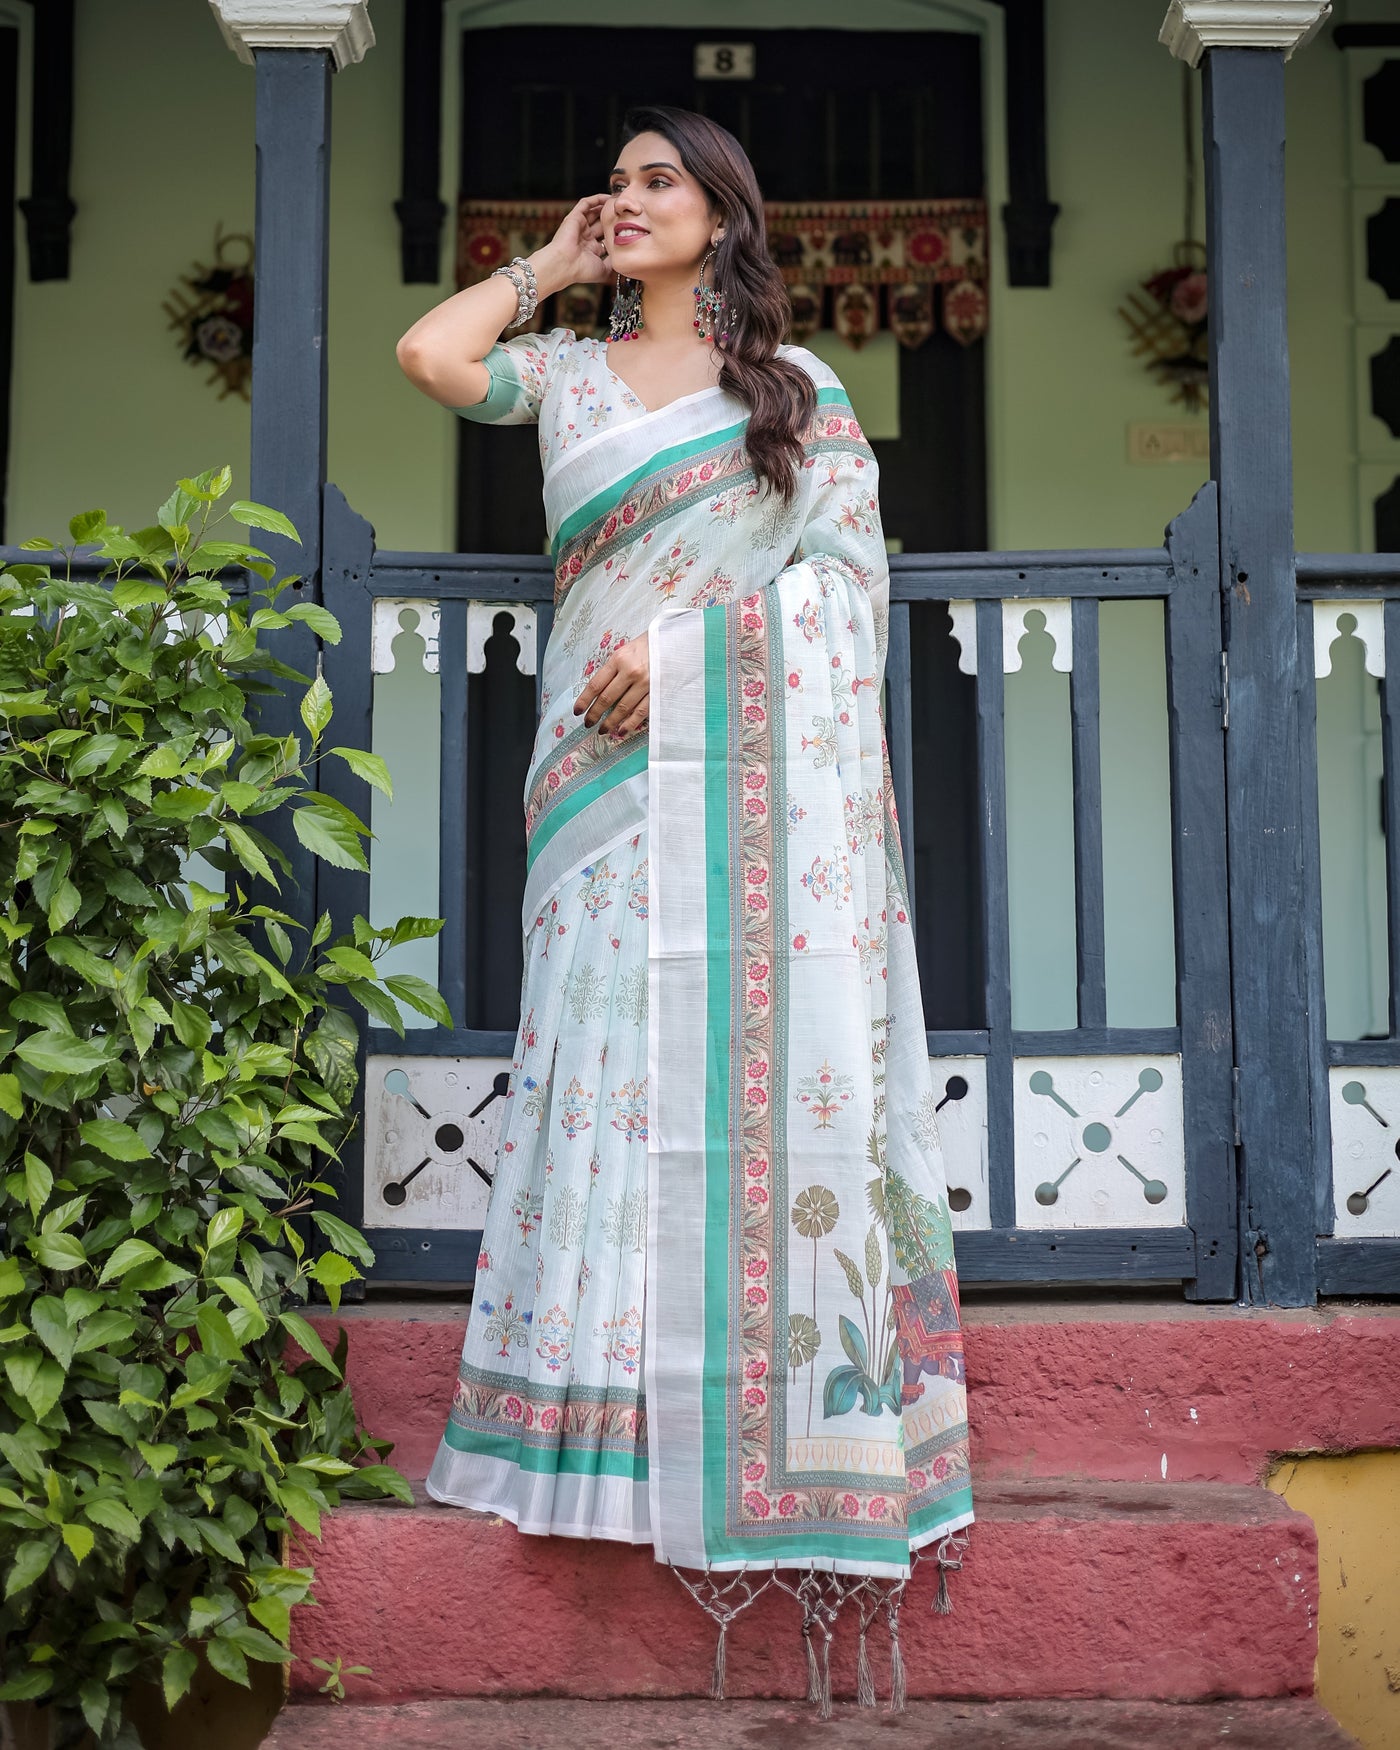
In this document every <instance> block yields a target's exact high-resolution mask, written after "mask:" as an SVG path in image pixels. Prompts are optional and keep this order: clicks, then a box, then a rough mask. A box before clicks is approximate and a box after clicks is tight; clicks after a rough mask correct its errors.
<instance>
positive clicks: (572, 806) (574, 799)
mask: <svg viewBox="0 0 1400 1750" xmlns="http://www.w3.org/2000/svg"><path fill="white" fill-rule="evenodd" d="M646 769H647V743H646V741H645V740H643V739H638V741H637V743H636V745H635V746H634V747H631V748H628V749H627V750H626V751H625V752H620V753H619V755H618V757H617V759H616V760H615V761H613V762H612V763H611V764H609V765H605V766H604V767H603V769H602V770H601V771H598V772H595V775H594V776H593V777H591V778H589V779H588V781H587V782H586V783H583V784H580V785H579V787H578V789H577V790H575V791H574V793H573V794H572V795H571V796H561V798H560V800H559V801H558V802H557V803H556V804H555V806H554V807H553V808H552V809H551V810H550V812H549V813H548V814H547V815H545V816H544V817H543V818H542V819H541V820H540V822H539V824H538V825H537V826H536V828H535V830H534V832H533V834H532V835H531V837H530V846H529V849H528V850H527V851H526V853H525V869H526V872H527V873H528V872H529V871H530V870H531V869H533V868H534V866H535V859H536V858H537V857H538V856H539V854H540V852H541V851H542V850H543V849H544V848H545V846H546V845H547V844H548V843H549V841H550V840H551V839H552V838H553V837H554V835H555V834H556V833H557V832H558V831H559V830H560V829H561V828H562V827H565V826H567V825H568V824H569V822H570V821H571V820H573V819H574V818H575V816H577V815H579V814H581V813H582V812H583V810H584V809H585V808H587V807H588V805H589V804H590V803H591V802H596V801H597V800H598V798H599V797H600V796H606V795H607V793H608V791H609V790H614V789H616V788H617V786H618V785H619V784H625V783H626V782H627V780H628V779H629V778H635V777H636V776H637V774H638V773H639V772H644V771H645V770H646Z"/></svg>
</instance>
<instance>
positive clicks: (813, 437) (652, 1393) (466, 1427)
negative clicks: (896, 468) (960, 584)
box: [428, 329, 973, 1626]
mask: <svg viewBox="0 0 1400 1750" xmlns="http://www.w3.org/2000/svg"><path fill="white" fill-rule="evenodd" d="M782 350H783V356H785V357H787V358H789V359H791V360H793V361H794V362H796V363H797V364H799V365H800V366H801V367H802V368H803V369H805V370H806V371H808V372H809V373H810V375H811V376H812V378H813V379H814V382H815V384H816V387H817V391H818V407H817V412H816V416H815V419H814V421H813V424H812V426H811V428H810V430H809V432H808V433H807V437H806V445H805V449H806V457H805V462H804V465H803V468H802V470H801V475H800V479H799V481H798V487H797V492H796V494H795V496H794V498H793V500H792V501H791V502H790V503H789V504H784V503H783V502H782V501H781V500H780V499H779V498H778V497H777V495H776V494H773V493H771V492H766V491H764V490H762V489H760V488H759V486H758V485H757V484H756V482H755V478H754V474H753V471H752V468H751V466H750V463H749V460H748V456H747V453H746V450H745V447H744V433H745V423H746V416H747V409H746V408H745V406H744V405H743V404H742V403H741V402H739V401H737V400H736V399H735V398H733V397H732V396H731V395H729V394H728V393H727V392H726V391H724V390H722V389H719V388H712V389H706V390H702V391H700V392H699V393H697V394H693V395H687V396H683V397H682V398H681V399H679V400H677V401H673V402H671V403H669V404H668V405H666V406H665V407H661V408H658V409H656V410H655V411H648V410H647V409H646V408H645V407H643V406H642V404H641V403H640V402H639V401H638V400H637V398H636V396H635V395H633V394H632V393H631V391H630V390H629V389H628V388H627V386H626V385H625V384H624V383H623V382H622V380H621V379H620V378H619V377H617V376H616V375H615V374H614V373H613V372H612V371H611V369H610V368H609V366H608V363H607V350H606V347H605V346H604V344H603V343H602V342H598V341H593V340H589V339H581V338H576V337H575V336H574V334H573V333H572V332H571V331H569V330H566V329H555V330H553V331H551V332H550V333H548V334H544V335H536V334H526V335H522V336H519V337H517V338H515V339H512V340H510V341H507V342H505V343H503V344H501V345H498V346H497V347H495V348H494V349H493V350H492V352H491V354H490V355H489V356H488V359H487V365H488V367H489V369H490V372H491V378H492V386H491V390H490V393H489V395H488V397H487V399H486V400H485V402H483V403H482V404H481V405H479V406H477V407H472V408H463V409H460V410H459V411H460V412H462V413H463V414H464V415H467V416H469V417H473V418H477V419H484V420H488V421H500V422H506V421H512V422H520V421H524V420H534V421H537V422H538V424H539V428H540V450H541V455H542V458H543V463H544V495H545V507H546V513H547V520H548V526H549V533H550V538H551V544H552V551H553V555H554V560H555V567H556V598H555V599H556V608H555V619H554V627H553V631H552V634H551V636H550V639H549V643H548V648H547V649H546V651H545V654H544V658H543V661H544V674H543V679H542V699H543V710H542V716H541V721H540V726H539V732H538V737H537V740H536V744H535V752H534V758H533V762H532V769H531V772H530V775H529V778H528V781H527V786H526V830H527V835H528V846H529V849H528V868H529V873H528V877H527V890H526V895H525V908H524V927H525V977H524V989H523V995H522V1001H521V1011H522V1020H521V1025H520V1033H519V1038H518V1041H517V1047H516V1053H515V1063H514V1073H513V1076H512V1083H511V1098H510V1104H509V1106H508V1108H507V1115H506V1119H505V1123H504V1127H503V1130H502V1141H501V1149H500V1156H499V1162H498V1168H497V1173H496V1180H495V1186H494V1189H493V1193H492V1199H491V1206H490V1211H489V1213H488V1216H487V1220H486V1230H485V1236H484V1241H483V1246H482V1252H481V1259H480V1264H479V1267H478V1276H477V1281H476V1290H475V1296H474V1300H473V1305H472V1310H471V1315H470V1319H469V1322H468V1326H467V1331H466V1338H465V1343H464V1347H463V1352H462V1363H461V1369H460V1378H459V1382H458V1385H457V1389H456V1393H455V1396H454V1400H453V1403H452V1406H451V1412H450V1416H449V1420H448V1424H447V1429H446V1433H445V1434H444V1437H443V1441H442V1444H441V1446H440V1448H439V1451H438V1455H437V1458H436V1461H435V1462H434V1464H433V1467H432V1471H431V1474H430V1476H429V1478H428V1489H429V1492H430V1494H432V1495H433V1496H434V1497H435V1498H436V1499H438V1500H440V1501H446V1502H453V1503H457V1504H461V1505H466V1506H471V1507H477V1508H484V1509H488V1510H490V1511H493V1512H497V1513H500V1514H503V1515H504V1516H505V1517H506V1518H508V1519H510V1520H511V1521H513V1522H514V1523H515V1524H517V1525H518V1526H519V1527H520V1529H521V1530H522V1531H528V1532H538V1533H561V1534H565V1535H572V1536H580V1537H599V1538H615V1539H622V1540H625V1541H630V1542H633V1543H648V1542H649V1543H651V1544H652V1545H653V1546H654V1549H655V1553H656V1556H657V1559H658V1560H660V1561H665V1562H669V1563H671V1564H673V1565H675V1566H676V1567H677V1568H678V1569H700V1570H706V1571H707V1572H706V1575H705V1577H704V1578H703V1579H702V1581H701V1582H700V1583H699V1586H698V1589H697V1595H698V1596H700V1597H701V1601H702V1603H706V1607H707V1608H712V1607H713V1606H714V1601H715V1594H716V1592H717V1589H718V1583H717V1582H714V1581H712V1580H710V1579H709V1578H708V1575H709V1574H710V1573H717V1572H724V1571H726V1570H742V1571H749V1570H767V1571H768V1572H769V1573H770V1574H773V1575H774V1576H776V1573H777V1571H778V1570H782V1569H800V1570H808V1571H809V1573H810V1574H812V1575H814V1576H816V1577H817V1579H818V1581H820V1584H817V1593H820V1591H821V1585H822V1584H826V1585H829V1586H832V1587H834V1589H835V1597H836V1599H837V1601H838V1602H839V1599H840V1597H841V1596H843V1595H844V1593H843V1583H842V1582H839V1581H837V1580H836V1579H835V1577H836V1576H855V1577H857V1579H856V1580H855V1581H854V1582H852V1583H851V1585H846V1586H845V1591H847V1592H848V1591H850V1590H851V1589H852V1586H859V1585H860V1584H861V1583H862V1582H861V1579H860V1578H859V1577H878V1578H881V1579H883V1580H886V1581H889V1582H891V1583H893V1584H894V1585H896V1586H897V1584H898V1582H899V1581H901V1580H902V1579H903V1578H905V1577H906V1576H907V1575H908V1574H909V1572H910V1561H911V1555H912V1554H913V1553H914V1552H916V1551H918V1550H919V1549H921V1548H922V1547H923V1546H925V1545H928V1544H931V1543H939V1542H945V1540H950V1538H951V1534H952V1533H955V1532H956V1531H958V1530H959V1529H960V1528H961V1527H963V1526H965V1525H966V1524H968V1523H969V1522H970V1521H971V1519H972V1517H973V1515H972V1503H971V1491H970V1487H969V1478H968V1446H967V1419H966V1395H965V1388H964V1375H963V1366H962V1344H961V1333H960V1327H959V1315H958V1297H957V1279H956V1274H955V1270H954V1265H953V1248H952V1237H951V1232H950V1228H949V1221H948V1211H947V1203H946V1187H945V1179H944V1169H943V1160H942V1154H941V1150H940V1144H939V1135H938V1123H937V1117H936V1102H935V1096H934V1092H933V1088H932V1084H931V1080H930V1075H929V1066H928V1056H927V1050H926V1045H925V1039H924V1020H923V1011H922V1005H921V998H920V991H919V982H918V974H917V969H916V966H915V958H914V941H913V934H912V930H911V926H910V921H909V914H908V903H907V894H906V889H905V871H904V862H903V857H902V854H901V850H900V844H899V837H898V830H897V826H896V822H895V816H894V807H893V799H892V796H891V789H890V783H889V767H888V759H887V755H886V751H885V742H884V735H883V727H882V714H881V707H880V696H881V686H882V681H883V670H884V656H885V642H886V626H887V615H888V596H889V577H888V567H887V564H886V558H885V548H884V542H883V537H882V534H881V528H880V516H879V506H878V499H877V487H876V479H877V470H876V465H875V458H874V456H873V454H872V452H871V449H870V447H869V445H868V443H867V442H866V440H865V438H864V436H863V434H862V432H861V430H860V427H859V425H858V423H857V421H856V419H855V416H854V414H853V413H852V410H851V406H850V403H849V401H848V399H847V397H846V393H845V391H844V389H843V388H842V387H841V384H840V382H839V381H838V380H837V378H836V376H835V375H834V373H833V372H832V371H831V370H830V369H828V367H827V366H826V365H825V364H823V363H822V362H821V361H820V360H819V359H817V358H816V357H815V356H814V355H813V354H812V353H810V352H808V351H806V350H805V349H803V348H800V347H785V348H783V349H782ZM643 635H646V636H648V637H649V639H650V652H651V701H650V723H649V727H648V730H647V731H644V732H643V733H641V734H640V735H634V736H630V737H627V738H625V739H624V740H623V741H622V742H620V743H614V742H612V741H610V740H609V739H608V738H607V737H606V736H604V735H600V734H599V733H597V732H596V731H592V730H587V729H584V728H583V727H581V719H578V718H576V717H575V716H574V715H573V711H572V705H573V700H574V698H575V697H576V696H577V694H578V692H579V690H580V688H581V687H582V686H583V684H584V681H585V678H586V677H587V676H588V675H589V674H590V673H592V672H593V671H594V670H595V669H596V668H597V667H599V666H600V665H601V664H602V663H604V662H605V661H606V660H607V657H608V654H609V652H610V651H611V650H613V649H614V648H615V647H616V646H617V644H618V643H619V642H621V641H623V640H627V639H633V638H637V637H641V636H643ZM942 1553H943V1554H944V1556H945V1557H946V1559H947V1565H955V1553H954V1555H951V1556H950V1555H948V1546H947V1544H946V1542H945V1550H944V1552H942ZM688 1583H691V1582H688ZM815 1583H816V1582H803V1586H799V1587H798V1588H797V1590H798V1591H799V1595H800V1596H801V1597H802V1599H803V1603H804V1609H805V1610H806V1612H807V1616H808V1619H809V1623H808V1626H810V1621H811V1619H812V1617H813V1608H814V1598H815V1597H816V1595H817V1593H813V1592H812V1591H811V1590H810V1585H811V1584H815ZM804 1586H805V1587H808V1588H809V1589H808V1590H805V1591H804V1590H803V1587H804ZM725 1608H726V1607H724V1606H722V1605H721V1606H719V1607H718V1608H715V1609H714V1610H713V1613H714V1614H715V1615H716V1617H717V1619H718V1620H720V1621H721V1622H723V1621H724V1620H725ZM818 1614H819V1612H818ZM828 1620H829V1618H828ZM818 1626H820V1624H818ZM891 1626H893V1623H892V1625H891Z"/></svg>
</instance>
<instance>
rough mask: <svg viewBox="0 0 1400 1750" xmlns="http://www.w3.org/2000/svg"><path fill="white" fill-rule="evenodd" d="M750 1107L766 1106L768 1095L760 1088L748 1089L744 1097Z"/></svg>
mask: <svg viewBox="0 0 1400 1750" xmlns="http://www.w3.org/2000/svg"><path fill="white" fill-rule="evenodd" d="M744 1098H745V1100H747V1101H748V1103H749V1105H750V1106H766V1105H767V1104H768V1095H767V1094H766V1093H765V1091H764V1090H763V1089H762V1088H750V1089H748V1091H747V1092H746V1093H745V1095H744Z"/></svg>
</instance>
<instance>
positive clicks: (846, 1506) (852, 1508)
mask: <svg viewBox="0 0 1400 1750" xmlns="http://www.w3.org/2000/svg"><path fill="white" fill-rule="evenodd" d="M841 1511H842V1512H843V1513H844V1514H845V1515H846V1517H847V1519H854V1518H855V1517H856V1516H857V1514H858V1513H859V1512H860V1502H859V1500H858V1499H857V1498H856V1496H854V1495H842V1497H841Z"/></svg>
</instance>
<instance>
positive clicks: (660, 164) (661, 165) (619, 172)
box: [608, 158, 680, 181]
mask: <svg viewBox="0 0 1400 1750" xmlns="http://www.w3.org/2000/svg"><path fill="white" fill-rule="evenodd" d="M637 168H638V169H639V170H670V171H673V172H674V173H675V174H676V175H677V176H679V175H680V171H679V170H677V169H676V167H675V165H674V164H668V163H666V161H665V159H664V158H663V159H658V160H657V162H656V163H655V164H640V165H638V167H637ZM626 174H627V172H626V171H625V170H623V169H621V168H619V169H616V170H611V171H609V172H608V180H609V181H611V180H612V178H613V177H614V176H626Z"/></svg>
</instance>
